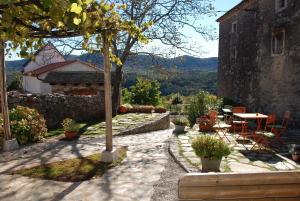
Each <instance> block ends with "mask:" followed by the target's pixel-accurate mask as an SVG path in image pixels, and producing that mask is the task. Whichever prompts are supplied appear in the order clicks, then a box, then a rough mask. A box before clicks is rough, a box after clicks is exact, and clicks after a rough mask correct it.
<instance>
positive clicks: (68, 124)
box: [62, 118, 80, 140]
mask: <svg viewBox="0 0 300 201" xmlns="http://www.w3.org/2000/svg"><path fill="white" fill-rule="evenodd" d="M62 126H63V129H64V132H65V136H66V138H67V139H68V140H72V139H74V138H76V137H77V135H78V131H79V129H80V126H79V124H77V123H76V122H75V120H73V119H70V118H66V119H64V120H63V123H62Z"/></svg>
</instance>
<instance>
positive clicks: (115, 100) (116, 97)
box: [112, 66, 123, 116]
mask: <svg viewBox="0 0 300 201" xmlns="http://www.w3.org/2000/svg"><path fill="white" fill-rule="evenodd" d="M122 67H123V66H116V72H115V73H116V74H115V76H114V88H113V96H112V104H113V108H112V113H113V116H115V115H117V113H118V110H119V107H120V103H121V95H122V94H121V87H122V81H123V68H122Z"/></svg>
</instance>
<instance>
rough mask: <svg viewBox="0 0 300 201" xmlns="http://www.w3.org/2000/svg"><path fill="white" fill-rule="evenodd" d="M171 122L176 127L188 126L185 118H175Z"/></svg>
mask: <svg viewBox="0 0 300 201" xmlns="http://www.w3.org/2000/svg"><path fill="white" fill-rule="evenodd" d="M172 122H173V123H174V124H175V125H177V126H188V124H189V121H188V120H187V118H186V117H176V118H175V119H173V120H172Z"/></svg>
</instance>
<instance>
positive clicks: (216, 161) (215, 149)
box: [192, 135, 231, 172]
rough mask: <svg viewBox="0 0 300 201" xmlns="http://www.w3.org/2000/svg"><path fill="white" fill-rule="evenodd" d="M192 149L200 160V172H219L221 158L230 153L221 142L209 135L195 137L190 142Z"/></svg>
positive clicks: (227, 147)
mask: <svg viewBox="0 0 300 201" xmlns="http://www.w3.org/2000/svg"><path fill="white" fill-rule="evenodd" d="M192 148H193V149H194V151H195V153H196V155H197V156H198V157H200V158H201V164H202V172H219V171H220V164H221V161H222V158H223V156H228V155H229V154H230V152H231V150H230V148H229V146H228V145H227V144H226V143H225V142H224V141H223V140H220V139H218V138H216V137H214V136H210V135H202V136H199V137H196V138H195V139H194V140H193V141H192Z"/></svg>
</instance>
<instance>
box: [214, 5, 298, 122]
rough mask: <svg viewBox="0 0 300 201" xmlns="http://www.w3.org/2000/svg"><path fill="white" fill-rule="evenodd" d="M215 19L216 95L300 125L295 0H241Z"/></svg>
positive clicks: (296, 10)
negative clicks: (289, 118)
mask: <svg viewBox="0 0 300 201" xmlns="http://www.w3.org/2000/svg"><path fill="white" fill-rule="evenodd" d="M217 21H218V22H219V23H220V36H219V69H218V93H219V95H221V96H223V97H226V98H228V99H231V100H233V101H235V102H238V103H241V104H243V105H245V106H247V108H248V110H249V111H253V112H254V111H259V112H264V113H267V114H270V113H275V114H276V115H277V117H278V118H279V117H281V116H282V114H283V112H284V111H286V110H290V111H291V112H292V118H293V123H294V124H295V125H297V126H300V1H299V0H263V1H262V0H243V1H242V2H241V3H239V4H238V5H236V6H235V7H234V8H232V9H231V10H230V11H228V12H227V13H225V14H224V15H223V16H221V17H220V18H219V19H218V20H217Z"/></svg>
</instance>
